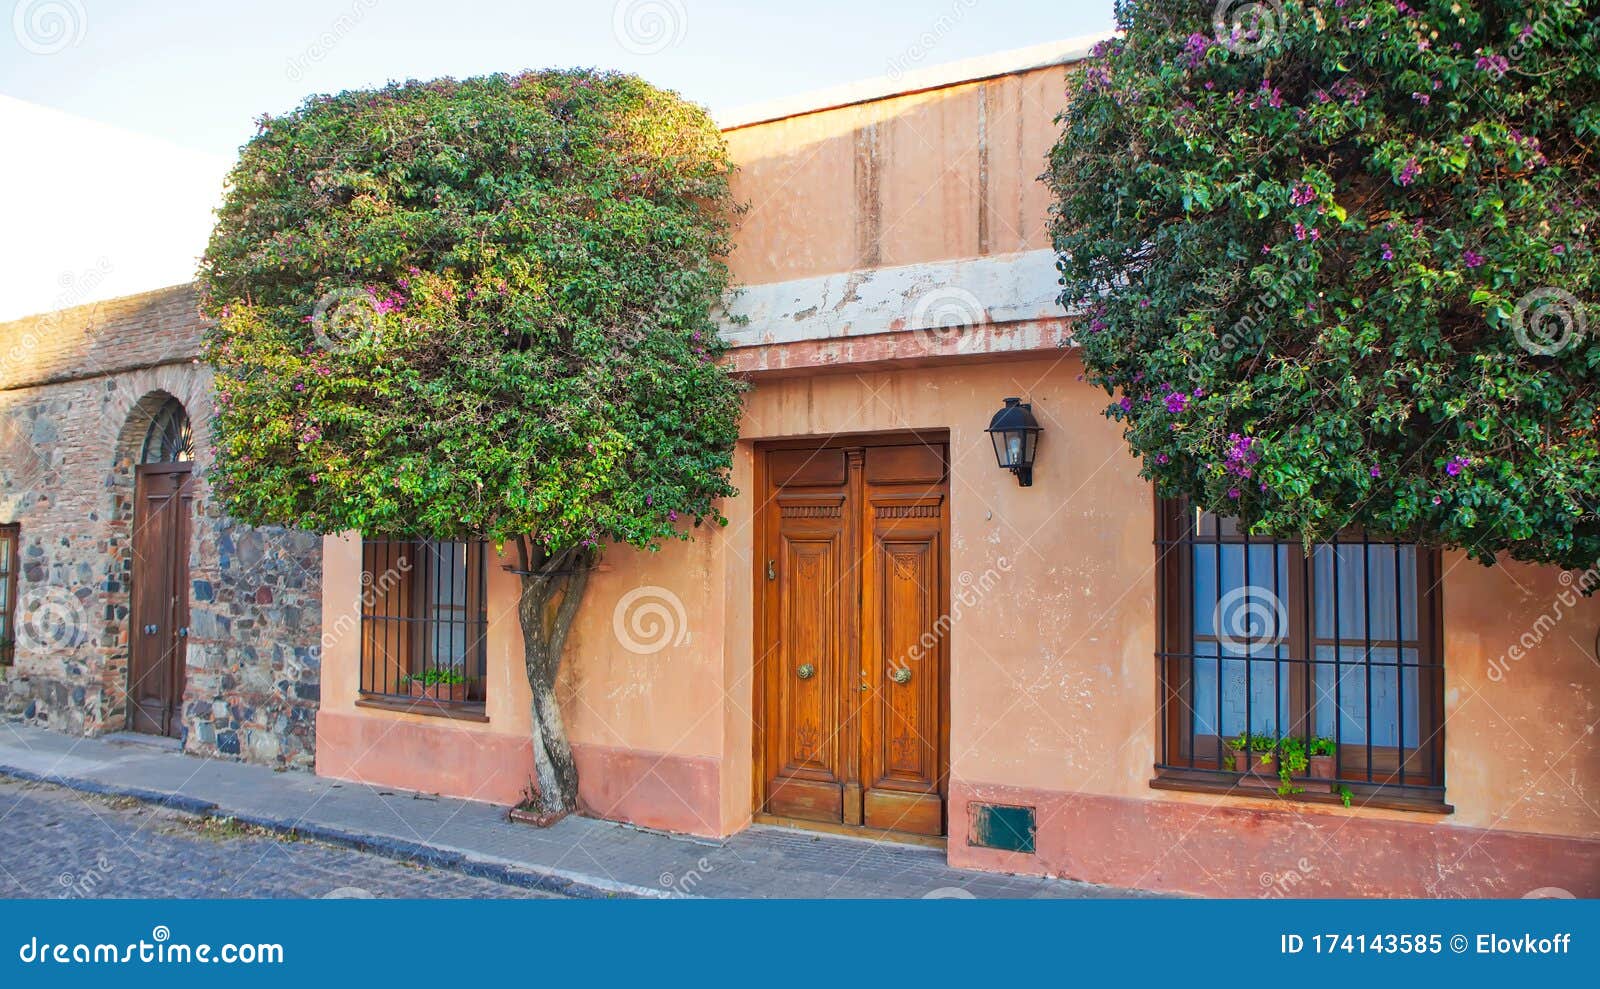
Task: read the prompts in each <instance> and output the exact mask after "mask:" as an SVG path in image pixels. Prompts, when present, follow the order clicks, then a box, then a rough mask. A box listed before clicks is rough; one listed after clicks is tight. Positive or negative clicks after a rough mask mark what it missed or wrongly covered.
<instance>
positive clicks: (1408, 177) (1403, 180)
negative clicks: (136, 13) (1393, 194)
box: [1400, 158, 1422, 185]
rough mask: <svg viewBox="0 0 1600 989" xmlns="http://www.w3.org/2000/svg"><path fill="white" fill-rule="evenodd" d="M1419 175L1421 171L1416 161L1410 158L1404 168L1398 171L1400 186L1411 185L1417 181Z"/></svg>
mask: <svg viewBox="0 0 1600 989" xmlns="http://www.w3.org/2000/svg"><path fill="white" fill-rule="evenodd" d="M1421 174H1422V169H1421V167H1419V166H1418V165H1417V159H1415V158H1411V159H1409V160H1407V161H1406V163H1405V165H1404V167H1402V168H1401V169H1400V184H1401V185H1410V184H1411V183H1413V182H1415V181H1416V180H1417V176H1418V175H1421Z"/></svg>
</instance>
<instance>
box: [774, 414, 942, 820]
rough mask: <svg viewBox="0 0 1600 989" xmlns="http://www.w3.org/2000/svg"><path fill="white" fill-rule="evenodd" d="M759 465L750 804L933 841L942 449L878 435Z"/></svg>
mask: <svg viewBox="0 0 1600 989" xmlns="http://www.w3.org/2000/svg"><path fill="white" fill-rule="evenodd" d="M761 458H762V465H761V466H762V475H763V476H762V480H761V487H762V489H763V492H762V493H763V495H764V498H763V501H762V505H763V507H762V509H761V512H760V518H759V520H758V528H759V536H758V545H759V546H760V547H761V550H760V553H761V556H760V557H759V558H758V561H757V563H758V573H757V583H758V594H757V600H758V604H759V608H758V621H757V653H756V655H757V675H758V680H759V684H760V687H761V690H760V694H761V700H760V704H759V705H758V708H759V710H758V714H757V720H758V725H757V749H758V751H757V765H758V767H759V773H760V776H761V784H762V792H761V795H760V798H761V810H762V811H764V812H765V813H766V814H768V815H771V816H773V817H779V818H785V819H798V820H803V821H818V822H824V823H828V824H837V825H846V826H859V827H862V828H865V829H871V830H874V831H899V832H907V833H911V834H917V835H942V834H944V833H945V798H946V793H947V790H948V781H949V771H948V767H949V732H948V727H947V726H948V721H949V715H948V708H949V698H948V687H947V684H948V668H949V660H948V635H947V633H948V631H949V628H948V624H949V622H948V618H947V617H946V616H947V615H948V606H947V605H948V601H949V578H948V572H949V563H948V560H949V532H950V497H949V469H948V461H949V455H948V445H947V444H946V443H945V442H944V441H943V439H942V438H941V439H940V440H939V441H937V442H925V441H923V440H920V439H917V438H901V439H898V440H896V439H893V438H888V439H884V440H881V441H877V442H860V443H859V445H830V446H824V447H820V448H816V447H812V448H775V449H768V450H765V451H763V452H762V454H761Z"/></svg>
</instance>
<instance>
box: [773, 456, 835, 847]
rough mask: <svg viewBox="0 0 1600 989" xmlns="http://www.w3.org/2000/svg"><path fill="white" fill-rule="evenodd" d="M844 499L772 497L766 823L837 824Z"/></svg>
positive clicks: (811, 494)
mask: <svg viewBox="0 0 1600 989" xmlns="http://www.w3.org/2000/svg"><path fill="white" fill-rule="evenodd" d="M845 500H846V495H845V492H844V491H843V490H842V488H837V487H836V489H835V490H832V491H827V490H821V489H810V490H806V491H798V492H796V491H791V492H784V493H781V494H779V495H778V498H777V500H776V508H777V513H778V524H777V527H776V529H777V531H776V534H775V536H776V540H777V546H776V548H775V550H774V552H775V564H774V567H773V569H772V570H770V571H769V574H770V576H771V577H772V578H773V580H772V581H771V583H773V584H775V586H776V588H777V590H778V593H777V594H776V595H774V597H775V599H776V608H775V611H776V615H775V617H776V626H775V627H776V629H777V636H776V641H775V643H774V646H775V649H774V650H773V652H772V653H771V662H770V664H769V665H770V669H769V672H768V681H767V683H768V701H769V706H768V721H767V725H768V734H767V739H768V743H769V744H768V746H767V756H768V769H769V773H768V777H767V778H768V780H769V791H770V800H769V804H770V809H771V812H772V813H774V814H782V815H785V816H789V817H799V818H804V819H806V820H818V821H834V822H837V821H839V820H841V819H842V814H843V799H844V798H843V783H844V776H845V770H846V767H845V765H844V762H845V760H844V758H843V745H844V739H843V738H842V737H841V732H840V726H841V724H842V723H843V719H844V717H845V713H844V711H843V710H842V706H843V705H842V701H841V697H840V695H841V689H840V686H841V677H842V675H843V672H844V668H845V665H846V663H845V658H846V657H845V653H844V647H845V636H844V630H845V609H846V607H847V606H848V603H849V602H848V599H847V597H846V595H845V594H844V593H843V586H844V581H843V577H844V574H845V566H846V561H845V544H844V540H845V535H846V526H845V519H844V503H845Z"/></svg>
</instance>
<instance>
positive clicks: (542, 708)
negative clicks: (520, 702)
mask: <svg viewBox="0 0 1600 989" xmlns="http://www.w3.org/2000/svg"><path fill="white" fill-rule="evenodd" d="M517 550H518V557H519V561H520V566H521V573H520V577H521V580H522V596H521V599H520V601H519V602H518V606H517V617H518V618H519V619H520V620H521V624H522V642H523V651H524V660H525V663H526V666H527V672H528V686H529V687H530V688H531V689H532V693H533V710H532V714H533V770H534V775H533V779H532V780H531V781H530V785H529V792H528V794H527V796H526V798H525V799H524V805H523V808H522V809H524V810H528V811H531V812H532V813H533V814H534V815H536V816H537V817H539V818H540V819H541V820H542V821H543V822H544V823H554V822H555V821H557V820H560V819H561V818H563V817H565V816H566V815H568V814H570V813H572V811H574V810H575V809H577V806H578V767H577V765H576V764H575V763H574V762H573V759H572V743H571V742H569V741H568V740H567V729H566V724H565V722H563V721H562V718H561V702H560V700H559V698H558V697H557V696H556V681H557V679H558V678H559V677H560V675H561V657H562V654H563V653H564V652H565V650H566V643H567V633H568V632H569V631H571V629H572V621H573V619H574V618H576V617H577V614H578V606H579V604H581V603H582V601H583V592H584V590H585V589H586V588H587V587H588V584H589V570H590V568H591V567H592V566H593V564H594V554H593V553H590V552H588V551H584V550H569V551H567V552H565V553H556V554H548V553H545V552H544V551H543V550H540V549H538V548H537V547H535V546H533V545H532V544H531V541H530V540H528V539H521V540H519V541H518V544H517Z"/></svg>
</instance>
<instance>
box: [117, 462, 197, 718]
mask: <svg viewBox="0 0 1600 989" xmlns="http://www.w3.org/2000/svg"><path fill="white" fill-rule="evenodd" d="M133 472H134V479H133V520H132V530H131V532H130V534H129V537H128V554H129V567H128V666H127V674H126V676H125V678H124V684H123V697H124V702H123V707H124V709H125V711H124V721H125V724H124V727H125V729H126V730H128V731H138V729H137V728H135V727H134V726H135V724H136V719H135V713H136V712H135V709H136V707H137V706H138V702H137V700H136V698H135V695H134V680H133V678H134V673H135V667H136V665H137V664H136V663H135V662H134V655H133V652H134V643H135V642H136V641H137V639H138V631H137V625H138V613H137V611H138V601H139V597H138V590H137V585H138V583H139V581H140V579H141V577H142V576H144V575H142V574H141V573H140V570H141V568H140V566H139V554H138V552H137V551H136V549H135V548H134V547H135V545H136V543H137V541H138V539H139V524H140V521H141V519H142V518H148V516H144V515H143V513H144V501H145V495H146V488H145V484H144V479H145V478H146V477H148V476H150V475H153V474H154V475H167V474H182V475H184V477H183V479H182V480H181V481H179V482H178V488H177V492H176V494H175V495H174V497H176V498H177V499H178V504H179V514H178V517H177V524H176V526H175V528H176V529H177V533H176V535H175V537H174V542H175V543H177V545H175V546H174V547H173V552H174V553H175V554H177V555H176V556H175V558H174V568H173V570H172V574H171V576H172V577H173V583H174V587H173V589H172V590H173V595H174V598H173V600H174V604H175V608H174V612H173V616H172V618H173V646H172V670H171V672H170V675H169V677H168V686H169V689H170V690H171V698H170V701H169V706H168V712H167V715H166V717H167V718H168V719H169V723H168V724H167V730H166V731H165V732H164V733H162V734H160V735H157V736H156V737H164V738H175V737H181V736H180V735H175V734H174V729H175V728H178V729H181V727H182V723H183V695H184V692H185V691H186V690H187V689H188V684H189V671H188V651H189V648H188V647H189V639H188V637H187V636H186V635H180V634H178V630H179V629H183V628H187V627H188V625H189V618H190V615H189V583H190V577H191V575H190V574H189V550H190V544H191V543H192V541H193V539H194V533H193V524H192V523H193V519H192V517H191V515H192V513H193V504H194V494H193V491H192V490H190V485H191V484H192V483H193V480H194V464H193V462H191V461H187V460H180V461H173V462H168V463H154V464H136V465H135V466H134V469H133ZM185 496H187V500H188V501H189V507H188V508H184V507H183V502H184V501H185V500H186V497H185ZM180 571H181V572H182V574H183V578H184V579H183V580H182V581H181V582H179V581H178V580H177V577H178V574H179V572H180ZM140 734H144V733H143V732H141V733H140Z"/></svg>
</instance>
